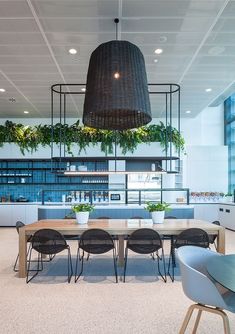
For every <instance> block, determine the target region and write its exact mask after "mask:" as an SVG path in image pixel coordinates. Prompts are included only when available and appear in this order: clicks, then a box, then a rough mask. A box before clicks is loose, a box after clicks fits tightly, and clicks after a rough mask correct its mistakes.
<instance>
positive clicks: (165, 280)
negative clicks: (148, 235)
mask: <svg viewBox="0 0 235 334" xmlns="http://www.w3.org/2000/svg"><path fill="white" fill-rule="evenodd" d="M139 230H141V229H139ZM139 230H138V231H139ZM142 230H150V229H145V228H143V229H142ZM152 231H154V232H156V231H155V230H152ZM133 233H135V232H133ZM158 236H159V240H160V241H161V247H159V248H158V249H156V250H154V252H155V253H156V256H157V267H158V273H159V275H160V276H161V277H162V279H163V281H164V282H165V283H166V282H167V278H166V263H165V256H164V249H163V243H162V239H161V237H160V235H159V234H158ZM129 240H131V235H129V236H128V239H127V243H126V248H125V257H124V272H123V282H124V283H125V282H126V268H127V259H128V249H129V245H128V242H129ZM160 249H161V250H162V252H161V256H159V254H158V251H159V250H160ZM132 251H134V252H135V250H132ZM154 252H150V253H139V252H137V251H136V253H138V254H150V255H151V258H152V259H153V260H155V257H154ZM159 261H162V262H163V268H164V276H163V274H162V273H161V270H160V263H159Z"/></svg>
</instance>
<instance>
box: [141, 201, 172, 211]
mask: <svg viewBox="0 0 235 334" xmlns="http://www.w3.org/2000/svg"><path fill="white" fill-rule="evenodd" d="M146 205H147V206H146V208H145V209H146V210H148V211H149V212H154V211H170V210H171V209H170V204H168V203H166V202H162V203H151V202H147V203H146Z"/></svg>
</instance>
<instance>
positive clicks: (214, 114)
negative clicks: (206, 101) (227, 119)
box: [181, 104, 224, 146]
mask: <svg viewBox="0 0 235 334" xmlns="http://www.w3.org/2000/svg"><path fill="white" fill-rule="evenodd" d="M223 122H224V108H223V104H221V105H220V106H218V107H213V108H212V107H208V108H205V109H204V110H203V111H202V112H201V113H200V114H198V116H197V117H195V118H182V119H181V132H182V135H183V136H184V138H185V141H186V145H187V146H189V145H224V125H223Z"/></svg>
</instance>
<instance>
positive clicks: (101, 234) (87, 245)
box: [79, 228, 114, 254]
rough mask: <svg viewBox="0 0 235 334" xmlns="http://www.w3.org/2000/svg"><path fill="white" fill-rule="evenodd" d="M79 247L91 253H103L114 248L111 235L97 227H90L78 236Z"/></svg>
mask: <svg viewBox="0 0 235 334" xmlns="http://www.w3.org/2000/svg"><path fill="white" fill-rule="evenodd" d="M79 248H81V249H83V250H84V251H85V252H87V253H91V254H103V253H106V252H108V251H110V250H111V249H114V242H113V239H112V237H111V235H110V234H109V233H108V232H106V231H104V230H102V229H99V228H92V229H89V230H87V231H85V232H83V234H82V235H81V237H80V241H79Z"/></svg>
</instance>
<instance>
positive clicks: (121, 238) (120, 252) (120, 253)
mask: <svg viewBox="0 0 235 334" xmlns="http://www.w3.org/2000/svg"><path fill="white" fill-rule="evenodd" d="M118 265H119V266H120V267H123V266H124V235H119V236H118Z"/></svg>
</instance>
